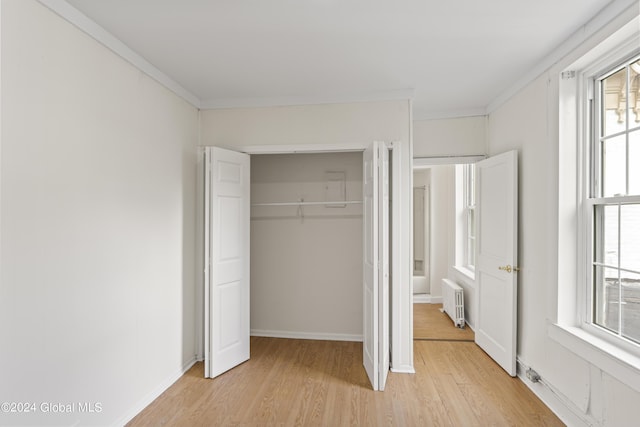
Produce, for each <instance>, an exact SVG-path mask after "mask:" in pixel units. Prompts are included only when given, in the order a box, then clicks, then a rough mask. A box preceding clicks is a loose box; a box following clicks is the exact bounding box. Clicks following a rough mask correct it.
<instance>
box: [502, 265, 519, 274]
mask: <svg viewBox="0 0 640 427" xmlns="http://www.w3.org/2000/svg"><path fill="white" fill-rule="evenodd" d="M498 270H502V271H506V272H507V273H511V272H512V271H520V269H519V268H518V267H511V264H507V265H505V266H503V267H498Z"/></svg>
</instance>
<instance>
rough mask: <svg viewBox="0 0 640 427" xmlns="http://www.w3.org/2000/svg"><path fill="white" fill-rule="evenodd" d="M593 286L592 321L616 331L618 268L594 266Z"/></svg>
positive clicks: (618, 288) (618, 309)
mask: <svg viewBox="0 0 640 427" xmlns="http://www.w3.org/2000/svg"><path fill="white" fill-rule="evenodd" d="M594 276H595V287H594V296H593V303H594V307H593V308H594V310H593V311H594V317H595V318H594V323H596V324H597V325H600V326H602V327H603V328H607V329H609V330H610V331H613V332H616V333H617V332H618V330H619V316H620V286H619V285H618V270H617V269H614V268H605V267H595V268H594Z"/></svg>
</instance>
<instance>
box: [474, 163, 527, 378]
mask: <svg viewBox="0 0 640 427" xmlns="http://www.w3.org/2000/svg"><path fill="white" fill-rule="evenodd" d="M476 204H477V205H476V206H477V207H476V210H477V218H476V233H477V234H476V245H477V249H476V250H477V260H476V291H477V313H478V315H477V319H476V330H475V337H476V338H475V340H476V344H478V345H479V346H480V347H481V348H482V349H483V350H484V351H485V352H486V353H487V354H488V355H489V356H491V358H493V359H494V360H495V361H496V362H497V363H498V364H499V365H500V366H502V367H503V368H504V370H505V371H507V372H508V373H509V375H511V376H515V375H516V333H517V329H518V325H517V316H518V313H517V302H518V301H517V298H518V282H517V274H516V273H517V271H518V268H517V267H516V265H517V259H518V207H517V204H518V153H517V151H509V152H506V153H503V154H499V155H497V156H494V157H491V158H488V159H486V160H482V161H480V162H478V163H476Z"/></svg>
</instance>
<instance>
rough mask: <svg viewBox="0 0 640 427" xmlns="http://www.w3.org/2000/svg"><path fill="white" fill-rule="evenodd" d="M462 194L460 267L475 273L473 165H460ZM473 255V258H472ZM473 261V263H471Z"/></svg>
mask: <svg viewBox="0 0 640 427" xmlns="http://www.w3.org/2000/svg"><path fill="white" fill-rule="evenodd" d="M462 177H463V181H462V194H463V212H464V214H463V215H464V229H463V236H464V249H463V258H462V266H463V267H464V268H466V269H467V270H469V271H471V272H473V273H475V271H476V265H475V261H476V236H475V234H474V235H472V233H471V223H472V222H473V223H474V224H475V218H476V216H475V214H476V204H475V198H476V195H475V163H466V164H464V165H462ZM472 253H473V257H472ZM472 259H473V261H472Z"/></svg>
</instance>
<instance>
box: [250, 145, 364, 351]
mask: <svg viewBox="0 0 640 427" xmlns="http://www.w3.org/2000/svg"><path fill="white" fill-rule="evenodd" d="M362 227H363V225H362V152H344V153H314V154H307V153H302V154H265V155H252V156H251V237H250V241H251V335H260V336H275V337H285V338H311V339H330V340H349V341H360V340H362V316H363V314H362V256H363V255H362Z"/></svg>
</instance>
